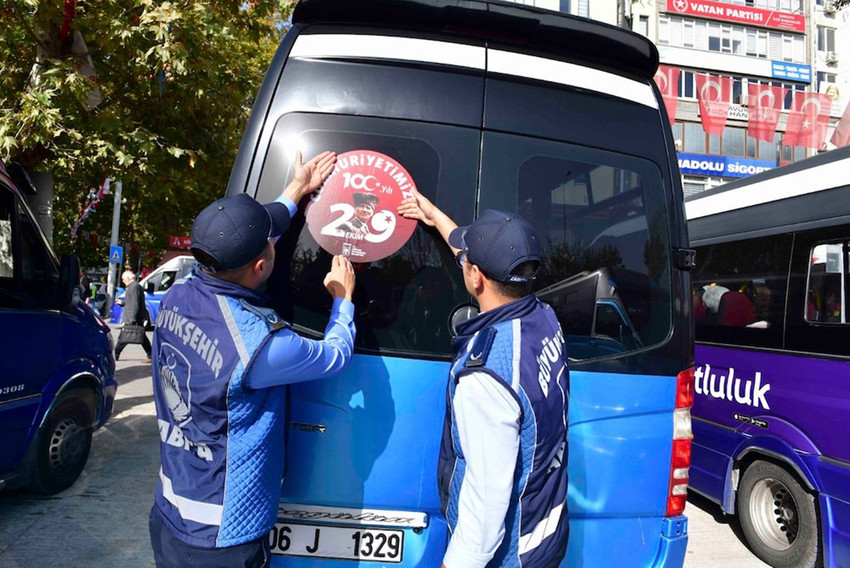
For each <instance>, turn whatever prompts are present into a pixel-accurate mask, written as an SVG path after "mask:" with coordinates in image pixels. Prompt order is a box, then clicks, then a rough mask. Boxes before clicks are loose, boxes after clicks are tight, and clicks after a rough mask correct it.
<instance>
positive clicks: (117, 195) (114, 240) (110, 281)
mask: <svg viewBox="0 0 850 568" xmlns="http://www.w3.org/2000/svg"><path fill="white" fill-rule="evenodd" d="M113 199H114V200H113V202H112V237H111V238H110V239H109V247H110V250H111V249H112V247H115V246H118V225H119V224H120V222H121V182H120V181H119V182H116V183H115V191H114V192H113ZM111 260H112V259H111V258H110V263H109V276H108V277H107V281H106V293H107V294H108V296H109V307H110V308H111V307H112V303H113V302H114V301H115V280H116V278H115V274H116V272H117V271H118V269H119V268H120V266H119V265H118V264H117V263H114V262H111Z"/></svg>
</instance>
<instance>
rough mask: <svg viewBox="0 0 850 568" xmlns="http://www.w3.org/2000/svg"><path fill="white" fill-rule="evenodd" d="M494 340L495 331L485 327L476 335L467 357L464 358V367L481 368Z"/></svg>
mask: <svg viewBox="0 0 850 568" xmlns="http://www.w3.org/2000/svg"><path fill="white" fill-rule="evenodd" d="M494 339H496V330H495V329H493V328H492V327H485V328H484V329H482V330H481V331H480V332H479V333H478V337H476V338H475V342H474V343H473V344H472V347H471V348H470V349H469V357H467V358H466V362H465V363H464V365H463V366H464V367H481V366H483V365H484V363H485V362H486V361H487V355H489V354H490V348H491V347H492V346H493V340H494Z"/></svg>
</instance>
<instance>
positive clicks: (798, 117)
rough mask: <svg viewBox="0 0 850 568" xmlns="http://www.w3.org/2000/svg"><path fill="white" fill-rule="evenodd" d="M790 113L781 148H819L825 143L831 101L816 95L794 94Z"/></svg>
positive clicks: (797, 92) (824, 96)
mask: <svg viewBox="0 0 850 568" xmlns="http://www.w3.org/2000/svg"><path fill="white" fill-rule="evenodd" d="M791 106H792V109H793V110H792V111H791V112H789V113H788V123H787V125H786V127H785V139H784V140H783V141H782V145H783V146H804V147H806V148H815V149H817V148H820V147H822V146H823V144H824V142H825V141H826V130H827V128H829V109H830V108H831V106H832V100H831V99H830V98H829V97H828V96H827V95H821V94H818V93H806V92H802V91H795V92H794V101H793V103H792V105H791Z"/></svg>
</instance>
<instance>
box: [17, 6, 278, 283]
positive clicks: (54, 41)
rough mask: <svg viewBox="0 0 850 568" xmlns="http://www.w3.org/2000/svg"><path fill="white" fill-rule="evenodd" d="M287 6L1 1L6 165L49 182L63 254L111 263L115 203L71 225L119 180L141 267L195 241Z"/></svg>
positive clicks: (127, 233) (129, 236)
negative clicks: (100, 191)
mask: <svg viewBox="0 0 850 568" xmlns="http://www.w3.org/2000/svg"><path fill="white" fill-rule="evenodd" d="M291 10H292V4H291V3H289V2H284V1H280V0H279V1H272V0H249V1H244V2H220V1H215V0H208V1H202V0H175V1H159V0H116V1H112V2H104V1H102V0H63V1H62V2H59V1H58V0H54V1H45V0H5V1H4V3H3V7H2V8H0V158H2V159H3V160H4V161H6V162H8V161H18V162H20V163H21V164H22V165H23V166H24V167H25V168H27V169H28V170H29V171H31V172H46V173H50V174H52V175H53V179H54V182H55V193H54V246H55V248H56V249H57V252H60V253H63V252H74V253H76V254H78V255H79V256H80V257H81V259H82V261H83V265H84V266H97V265H103V264H105V262H106V254H107V251H108V244H109V235H110V228H111V218H112V214H111V211H112V202H111V198H109V197H107V198H106V199H105V200H104V201H103V202H102V203H101V205H100V209H99V210H97V211H96V213H94V214H92V215H90V216H89V217H88V218H87V219H86V221H85V224H84V225H83V227H82V230H81V231H80V232H79V233H78V234H77V235H76V237H75V238H72V237H71V227H72V226H73V225H74V222H75V221H76V220H77V218H78V216H79V215H80V212H81V211H82V210H83V209H84V208H85V206H86V204H87V203H89V201H90V199H91V194H92V193H93V192H94V191H95V190H96V189H97V188H98V186H99V185H100V184H101V183H102V182H103V180H104V179H105V178H106V177H110V178H112V179H113V180H121V181H122V182H123V191H124V197H125V199H126V202H125V203H124V204H123V207H122V212H121V231H120V241H121V242H122V243H124V244H127V245H130V246H131V247H132V249H134V250H135V251H137V253H136V254H138V255H140V256H141V257H142V262H143V264H144V265H145V266H148V267H150V266H152V265H153V264H154V263H155V262H156V261H157V260H158V258H159V255H161V253H162V251H163V250H164V249H165V248H166V247H167V239H168V236H169V235H187V234H188V233H189V230H190V224H191V222H192V219H193V217H194V215H195V214H196V213H197V211H199V210H200V209H201V208H203V206H204V205H206V204H207V203H209V202H210V201H211V200H213V199H214V198H216V197H219V196H221V195H223V192H224V189H225V187H226V185H227V180H228V177H229V174H230V168H231V166H232V164H233V160H234V158H235V156H236V152H237V150H238V145H239V141H240V139H241V133H242V130H243V128H244V126H245V123H246V121H247V118H248V115H249V113H250V109H251V105H252V101H253V98H254V96H255V95H256V93H257V91H258V89H259V86H260V83H261V81H262V77H263V74H264V73H265V71H266V68H267V67H268V64H269V62H270V61H271V58H272V56H273V54H274V51H275V49H276V48H277V46H278V44H279V42H280V39H281V37H282V35H283V34H284V33H285V32H286V28H287V21H288V19H289V16H290V12H291ZM93 235H94V236H93ZM151 250H152V251H154V254H150V255H149V254H148V252H149V251H151ZM128 252H129V251H128ZM137 260H138V257H137V256H134V255H132V254H131V266H133V267H134V268H135V264H134V263H135V262H136V261H137Z"/></svg>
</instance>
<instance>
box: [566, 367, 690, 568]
mask: <svg viewBox="0 0 850 568" xmlns="http://www.w3.org/2000/svg"><path fill="white" fill-rule="evenodd" d="M675 389H676V380H675V378H670V377H666V376H640V375H628V374H613V373H588V372H584V371H576V370H573V371H572V372H571V373H570V454H569V474H570V492H569V509H570V542H569V546H568V548H567V564H566V565H567V566H653V565H655V560H656V555H657V554H658V553H659V550H658V538H659V535H661V534H662V523H663V520H664V513H665V510H664V508H663V505H664V504H665V503H666V499H667V483H666V480H667V479H668V477H669V468H670V465H669V464H670V455H671V451H672V439H671V438H672V437H671V432H672V431H673V404H672V401H673V400H674V393H675ZM600 401H604V404H599V402H600ZM662 401H669V403H668V404H664V403H663V402H662ZM650 480H659V483H650Z"/></svg>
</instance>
